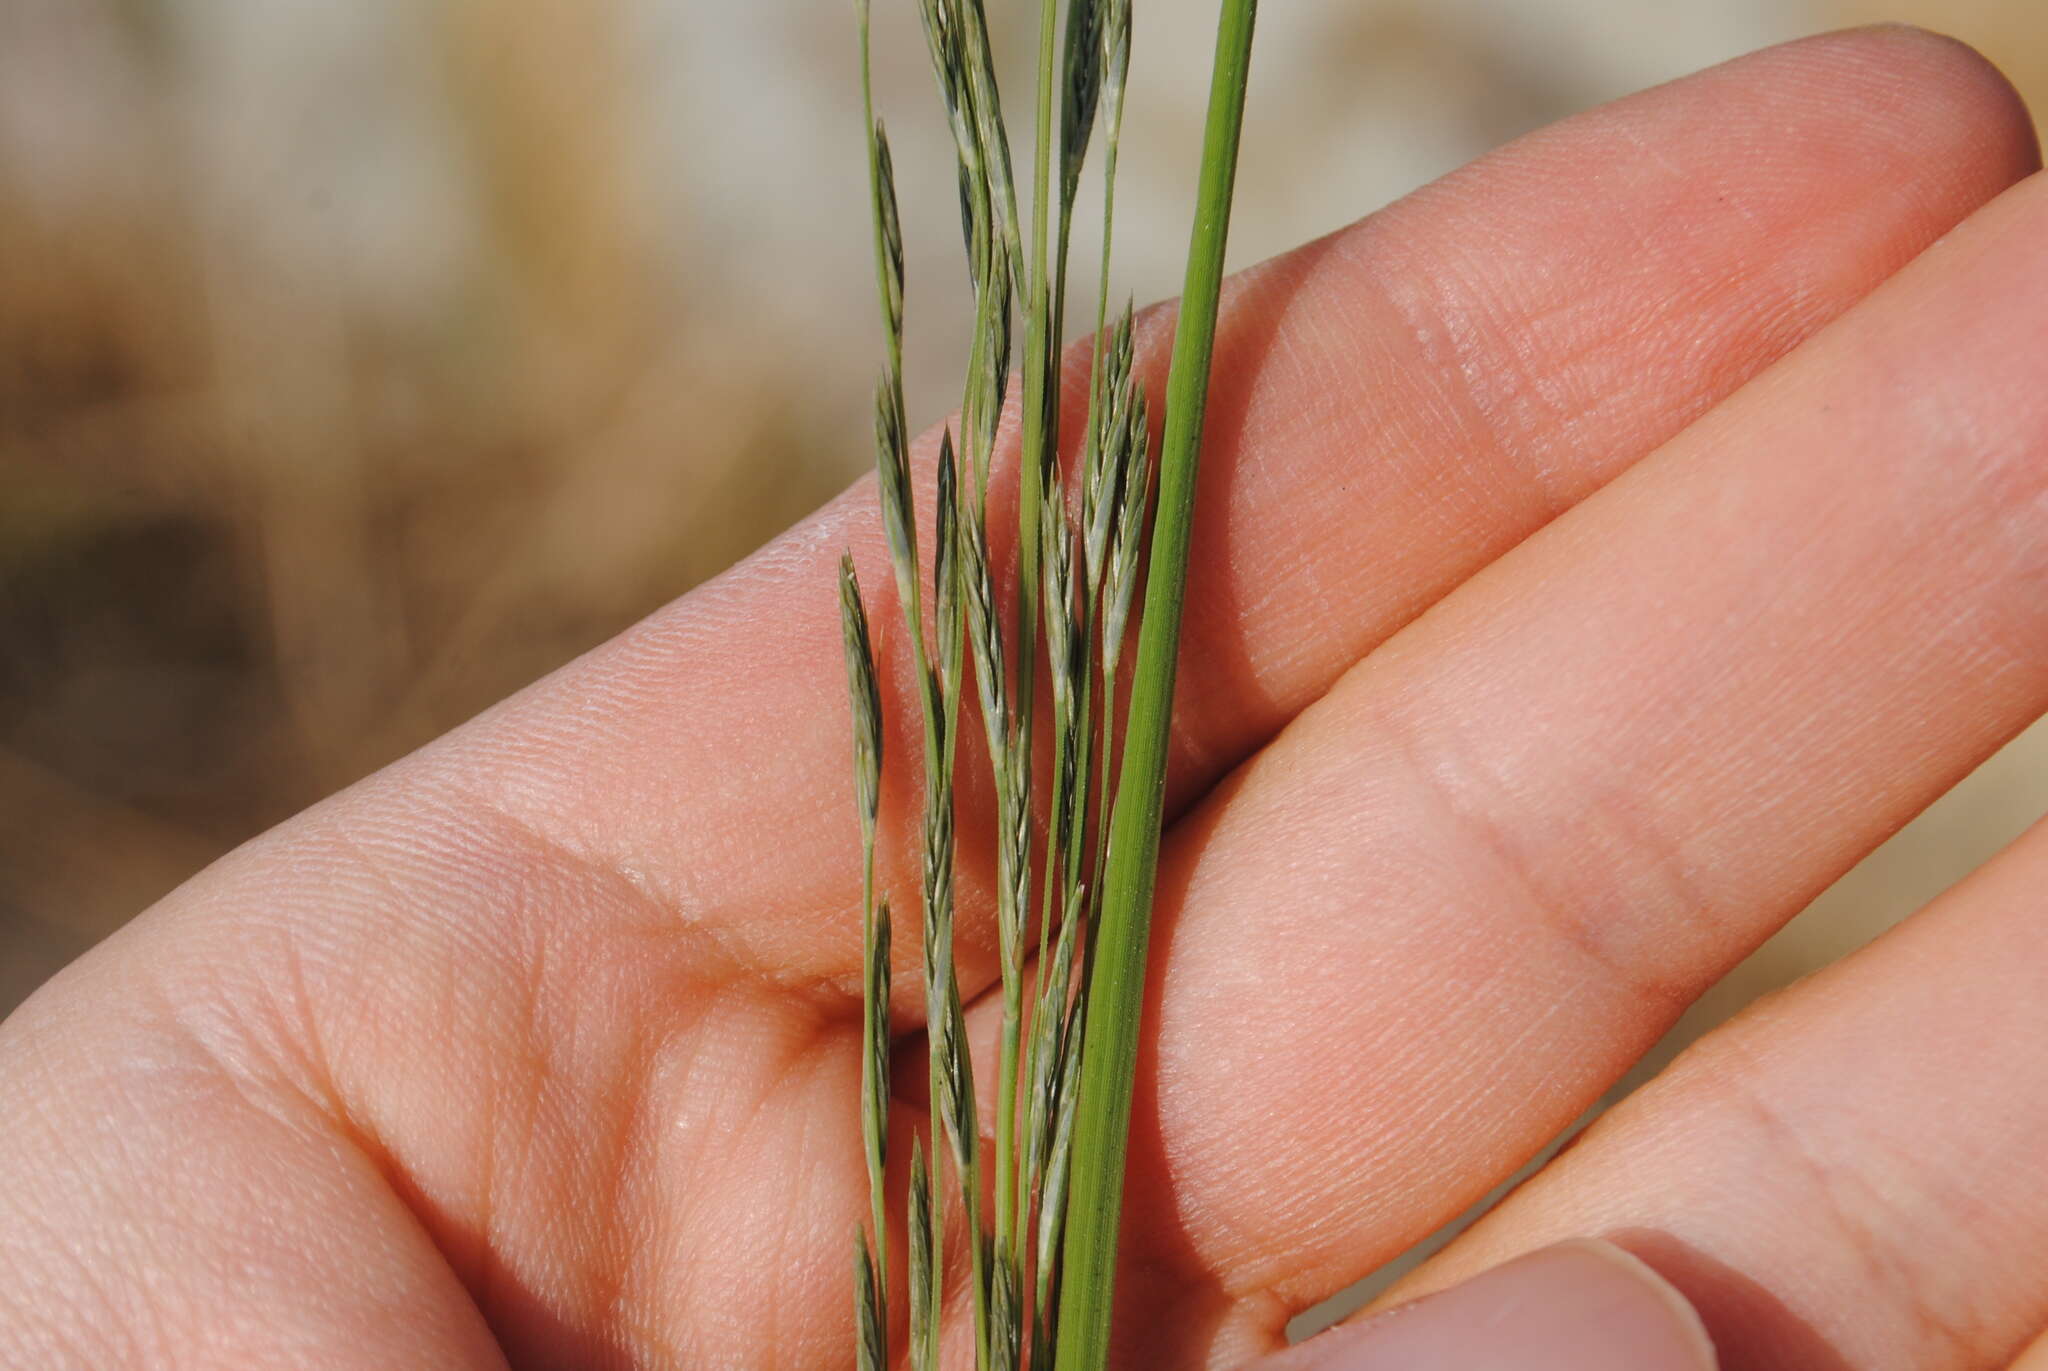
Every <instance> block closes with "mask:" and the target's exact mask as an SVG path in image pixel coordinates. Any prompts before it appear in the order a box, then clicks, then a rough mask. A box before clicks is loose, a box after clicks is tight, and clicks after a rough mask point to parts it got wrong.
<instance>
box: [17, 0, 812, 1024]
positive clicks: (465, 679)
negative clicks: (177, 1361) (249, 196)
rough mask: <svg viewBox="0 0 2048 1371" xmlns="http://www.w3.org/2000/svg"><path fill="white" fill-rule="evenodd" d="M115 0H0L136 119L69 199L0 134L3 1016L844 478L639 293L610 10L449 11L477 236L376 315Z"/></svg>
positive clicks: (731, 363)
mask: <svg viewBox="0 0 2048 1371" xmlns="http://www.w3.org/2000/svg"><path fill="white" fill-rule="evenodd" d="M80 4H81V6H82V7H83V8H87V9H90V8H92V7H91V6H90V5H86V4H85V0H80ZM34 8H35V7H34V6H31V7H30V9H31V11H33V10H34ZM101 18H102V20H103V22H102V23H100V24H98V25H94V26H90V27H88V26H84V25H75V26H72V27H73V28H75V29H76V30H77V31H76V32H72V31H69V30H67V28H66V25H67V23H68V22H69V21H67V20H64V19H62V18H53V17H50V16H48V15H45V16H43V17H42V21H41V22H42V25H43V26H42V27H41V28H40V29H38V27H37V25H38V17H37V15H36V14H34V13H32V12H31V13H26V14H24V13H19V12H18V13H17V14H16V15H15V18H14V20H12V21H9V20H4V19H0V42H4V41H6V40H7V39H8V38H10V37H12V38H14V39H17V40H20V41H31V40H33V41H35V42H37V43H39V44H40V45H41V51H42V55H43V57H44V58H45V59H46V60H56V59H61V58H64V57H71V58H73V59H75V60H77V61H79V62H80V63H81V64H83V65H87V66H95V65H97V64H98V63H101V62H103V61H105V60H108V53H107V52H106V51H103V50H101V49H104V48H111V49H112V59H113V60H117V61H119V62H122V63H124V64H127V65H129V66H130V67H132V68H133V70H131V71H129V72H127V73H125V75H124V77H123V78H122V79H121V80H119V81H117V82H115V83H114V84H115V85H116V86H118V87H119V88H120V90H121V91H122V92H125V93H126V95H127V97H128V98H129V99H130V100H131V101H132V108H131V109H129V110H128V115H129V117H130V120H131V123H130V125H129V126H128V127H125V128H124V129H123V130H122V133H123V134H124V135H128V136H132V137H134V138H135V139H137V140H144V141H146V142H148V143H149V144H150V145H151V146H149V147H148V148H146V149H136V148H130V149H127V150H126V151H125V154H123V153H121V152H117V153H116V155H115V156H113V157H112V158H111V164H110V165H111V169H110V171H109V173H108V176H107V183H106V184H97V185H89V186H87V187H85V188H84V190H83V191H82V192H81V193H78V194H75V195H72V196H71V197H70V198H64V197H61V196H59V197H52V196H51V195H49V194H47V193H46V192H47V187H45V186H42V185H38V184H32V183H24V180H23V179H22V174H21V169H20V168H18V167H14V166H10V165H8V164H7V163H5V162H0V245H4V246H0V1012H4V1011H5V1009H6V1008H8V1007H9V1006H11V1005H12V1004H13V1003H14V1002H15V1001H16V1000H18V999H19V998H20V997H21V996H23V995H25V994H26V993H27V992H28V991H29V990H31V989H33V988H34V987H35V986H36V985H37V984H38V983H40V981H41V980H43V979H44V978H45V977H46V976H47V975H48V974H49V973H51V972H52V971H54V970H55V969H56V968H57V967H59V966H61V965H62V964H63V963H64V962H65V961H67V960H68V959H69V958H70V957H72V956H74V955H75V954H76V953H77V952H78V951H79V950H81V949H82V948H84V947H85V946H87V945H89V944H90V943H91V942H92V941H94V940H96V939H97V938H99V937H100V936H102V935H104V934H105V933H107V932H109V931H111V930H112V929H113V928H115V927H116V926H118V925H119V924H120V923H121V922H122V921H123V920H124V919H125V918H127V917H128V916H130V915H132V914H133V913H135V912H136V911H137V910H138V909H140V908H142V907H143V906H144V905H146V904H147V903H148V902H149V901H150V900H152V899H153V898H154V897H155V896H157V895H159V894H161V893H162V892H163V891H164V890H166V889H168V888H169V887H170V886H171V885H172V884H175V883H176V881H178V880H179V879H181V878H182V877H183V876H185V875H187V874H189V873H190V872H191V871H193V870H195V869H197V868H198V867H199V866H201V865H203V864H204V863H205V862H206V861H207V860H209V859H210V858H211V857H212V856H214V855H216V854H217V853H219V852H220V851H222V850H223V849H224V848H225V847H227V846H230V845H232V844H233V843H235V842H237V841H239V840H240V839H242V838H243V837H245V836H247V835H248V834H250V833H252V832H254V831H257V830H259V829H261V828H262V827H264V826H266V825H268V824H270V823H272V822H275V821H276V820H279V819H281V818H283V817H285V816H287V815H289V814H290V813H292V812H293V811H295V810H297V809H299V808H301V807H303V806H305V805H307V804H309V803H311V802H312V801H314V800H316V799H318V798H320V797H321V796H322V795H324V794H326V793H328V792H330V791H331V790H333V789H335V788H337V787H338V786H340V785H343V784H346V783H347V782H349V781H350V780H352V779H355V778H356V777H359V776H361V775H363V774H364V773H366V772H367V771H369V770H371V769H374V768H375V767H377V766H378V765H381V764H382V763H384V762H386V761H388V760H390V759H392V758H393V757H395V756H397V755H400V754H402V753H403V752H404V751H406V750H408V749H410V748H411V747H414V746H416V745H417V744H419V743H421V742H423V741H425V740H426V739H428V738H430V737H432V736H434V735H435V734H436V733H438V732H440V731H442V730H444V729H446V728H447V727H449V726H451V725H452V724H454V723H456V722H459V721H460V720H461V719H463V718H465V717H467V716H468V715H470V714H472V713H474V712H475V711H477V710H478V709H480V708H482V707H483V706H485V705H487V704H489V703H490V702H492V701H493V700H495V699H497V698H499V697H500V696H502V695H504V694H505V693H507V692H509V691H510V690H512V689H515V688H517V687H518V686H519V685H521V684H523V683H525V682H527V681H529V680H531V679H533V678H534V677H535V676H537V675H539V674H541V673H543V672H545V671H546V670H548V669H550V668H551V667H553V666H555V665H558V664H559V663H561V662H562V661H564V660H566V659H567V658H568V657H570V656H572V655H574V654H575V653H576V652H577V651H579V650H581V649H582V648H584V647H587V646H589V645H590V644H592V643H594V642H597V641H599V640H601V639H602V638H604V637H605V636H607V635H608V634H610V633H612V632H614V631H616V630H617V629H618V628H620V627H622V626H624V625H625V624H627V623H629V622H631V621H632V620H633V619H635V618H637V617H638V616H639V615H641V614H643V613H645V612H646V611H647V610H648V609H650V608H652V607H653V606H655V605H657V604H659V603H661V602H662V601H663V600H665V599H667V598H669V597H670V596H672V595H674V594H676V593H678V592H680V591H681V590H683V589H686V588H687V587H688V586H690V585H691V584H693V583H694V582H696V581H698V580H700V579H702V578H703V577H705V576H707V575H709V574H711V573H713V572H715V571H717V570H718V569H720V568H721V567H723V566H725V565H727V564H729V563H730V562H731V561H733V560H735V559H737V558H738V557H739V556H741V555H743V554H744V553H746V552H747V551H749V550H750V549H751V548H752V547H753V546H754V545H755V544H757V543H758V542H759V541H761V540H762V539H763V538H764V537H766V536H767V535H768V534H769V533H770V532H772V531H773V530H774V529H775V528H777V527H779V526H781V525H783V524H786V523H787V522H789V521H790V520H791V519H793V518H795V517H797V516H799V515H800V514H801V513H802V512H803V511H804V510H806V509H807V508H809V507H811V506H812V505H814V504H816V503H817V502H818V501H819V500H821V499H822V498H824V497H825V496H826V495H827V494H829V493H830V491H831V490H832V489H833V488H834V487H835V486H836V485H837V483H838V481H839V479H840V477H841V475H842V470H841V467H840V466H839V465H838V464H835V463H833V462H830V461H826V460H822V459H820V458H819V457H818V456H817V454H818V453H819V452H821V451H831V450H833V449H832V445H829V444H826V443H823V442H821V441H820V435H819V434H818V433H817V432H815V431H811V430H809V429H807V427H806V426H807V425H815V424H817V423H818V422H820V419H819V416H818V415H817V414H815V413H812V412H806V411H805V410H804V409H803V407H802V406H795V407H792V406H791V405H790V404H789V403H787V400H788V392H789V388H790V380H789V378H788V377H786V376H783V375H780V374H778V369H777V367H776V364H775V363H776V359H775V358H774V357H773V356H772V355H769V353H768V351H767V349H766V348H765V346H764V345H763V343H762V342H761V341H760V340H759V339H758V338H754V337H750V336H749V334H748V332H747V331H746V330H745V329H744V328H727V327H724V326H723V325H724V323H725V321H723V320H715V319H714V320H693V319H691V318H690V317H688V315H687V314H685V313H682V312H680V311H675V310H674V309H673V308H672V304H673V300H674V298H675V297H674V294H673V293H669V294H666V295H665V294H664V293H663V292H662V291H660V290H658V289H653V288H650V286H649V282H650V281H652V280H654V279H656V278H658V277H659V276H660V275H661V273H660V271H659V270H658V269H657V267H656V264H655V263H653V262H652V261H651V260H650V258H651V252H652V239H653V236H654V233H655V228H654V226H653V225H652V224H651V223H650V222H649V217H648V215H647V214H646V213H645V212H644V210H643V202H642V198H641V196H640V195H639V193H638V188H637V182H636V177H637V176H638V175H639V174H640V172H639V169H638V168H637V167H636V164H635V154H636V151H637V147H638V144H637V141H636V134H637V132H638V130H637V129H636V128H635V127H634V125H633V122H632V121H631V120H630V119H629V118H628V117H627V114H626V111H625V110H624V109H623V108H622V101H621V100H620V99H619V98H617V96H616V94H615V92H616V91H617V90H618V88H619V85H620V83H619V81H618V79H617V75H618V74H617V71H616V66H617V62H618V60H619V58H618V56H617V54H618V53H619V52H620V51H621V47H620V44H619V42H618V36H617V35H616V34H613V33H610V32H607V31H606V24H607V22H608V14H607V10H606V7H604V6H602V5H597V4H591V3H587V0H519V2H517V3H512V2H507V0H450V3H448V4H446V5H443V6H441V7H439V10H438V22H437V24H436V25H435V26H434V27H433V28H432V29H431V30H430V35H431V37H432V38H434V39H435V40H436V41H438V42H439V43H441V44H442V45H443V50H442V51H441V52H440V53H439V54H438V57H439V59H440V60H441V62H442V63H443V69H444V71H445V79H444V81H443V83H442V89H443V90H444V91H445V93H446V112H447V116H448V119H449V122H450V123H451V124H452V126H453V127H454V129H455V131H456V134H457V137H458V139H459V141H460V143H461V146H462V147H463V149H464V154H465V159H466V170H467V171H468V172H469V174H470V175H471V176H472V177H473V180H474V183H475V185H476V186H477V188H478V190H477V194H478V197H479V198H480V199H481V201H482V202H483V203H484V205H485V206H486V210H487V212H486V213H484V214H482V215H480V216H479V220H480V222H481V223H482V224H483V225H484V226H485V227H486V229H487V234H486V235H485V236H483V238H482V240H481V241H479V242H477V243H476V244H475V259H476V260H475V261H473V262H470V263H467V264H465V267H466V273H465V274H466V278H467V279H465V280H463V281H462V282H461V283H459V286H458V287H457V288H456V289H455V290H453V291H452V292H451V294H452V295H453V296H454V298H455V306H454V308H452V309H449V310H448V311H446V313H445V314H444V315H443V316H442V317H439V318H429V319H427V320H425V321H424V326H422V324H421V321H420V320H418V319H404V320H401V321H400V322H401V326H400V327H394V326H393V324H392V321H391V319H390V318H389V317H388V312H386V313H381V314H380V312H379V311H377V310H376V309H373V308H367V307H365V306H364V305H363V304H362V302H360V301H358V300H356V299H354V298H352V297H351V296H350V294H349V293H348V289H347V283H346V282H345V281H337V280H334V279H325V278H323V277H321V276H320V275H318V274H317V273H310V272H308V271H306V270H305V268H304V265H303V263H290V262H286V263H282V264H280V263H276V262H273V261H269V260H266V259H265V258H264V256H263V254H262V253H260V252H250V251H245V246H244V245H243V244H241V243H238V242H237V241H236V240H235V236H234V233H233V231H232V229H231V228H223V227H222V225H221V222H220V207H219V206H218V205H215V204H209V203H207V196H208V194H209V187H208V186H207V184H206V179H205V177H204V175H203V174H200V173H197V172H195V171H194V167H195V165H197V164H198V163H200V162H202V161H203V154H202V153H201V152H198V151H195V149H194V148H193V147H191V146H189V145H188V144H186V143H183V142H181V140H180V138H179V135H178V130H179V129H180V128H181V127H183V126H185V125H187V124H188V123H189V122H190V121H189V119H188V116H187V112H186V111H185V110H183V109H181V108H180V105H181V102H184V101H188V100H192V99H196V98H203V93H202V92H194V91H192V90H190V89H188V88H185V87H184V86H182V85H181V80H188V79H190V74H189V73H185V74H182V75H181V73H179V72H178V71H177V70H176V65H177V59H176V54H174V53H172V52H169V51H167V50H166V48H165V46H164V45H163V44H162V43H161V42H160V41H156V38H155V35H153V34H152V33H151V32H149V31H148V29H147V28H146V27H137V26H134V25H128V26H123V25H122V24H121V22H120V20H119V16H118V14H117V13H116V12H115V11H114V10H111V9H109V10H108V11H106V13H105V14H104V15H103V16H101ZM10 27H12V28H14V30H15V31H14V32H13V33H12V34H10V33H9V32H8V30H9V29H10ZM88 45H95V46H94V50H92V51H87V50H86V48H87V46H88ZM370 75H371V76H372V77H374V75H375V74H374V73H372V74H370ZM366 85H367V86H368V87H369V88H366V90H365V92H364V96H365V98H366V99H374V98H375V97H376V92H375V90H374V82H373V81H372V82H369V83H366ZM10 173H13V174H10ZM667 246H668V247H669V248H670V250H673V245H667ZM693 325H696V326H694V327H693ZM408 329H409V330H410V331H408Z"/></svg>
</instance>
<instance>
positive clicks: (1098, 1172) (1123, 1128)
mask: <svg viewBox="0 0 2048 1371" xmlns="http://www.w3.org/2000/svg"><path fill="white" fill-rule="evenodd" d="M1257 11H1258V4H1257V0H1224V4H1223V11H1222V15H1221V18H1220V21H1219V23H1218V27H1217V39H1216V66H1215V72H1214V75H1213V77H1212V80H1211V86H1210V96H1209V120H1208V129H1207V133H1206V135H1205V138H1204V143H1203V150H1202V177H1201V189H1200V192H1199V195H1198V199H1197V204H1196V210H1195V225H1194V233H1193V235H1192V241H1191V243H1190V245H1189V250H1188V270H1187V288H1186V290H1185V291H1184V293H1183V295H1182V298H1181V314H1180V325H1179V329H1178V332H1177V333H1176V335H1175V338H1174V354H1173V370H1172V374H1171V378H1170V380H1169V381H1168V383H1167V415H1166V433H1165V439H1164V443H1163V447H1162V451H1161V456H1160V489H1159V512H1158V515H1157V522H1156V524H1155V525H1154V529H1153V542H1152V556H1151V564H1150V570H1149V573H1148V580H1147V585H1146V591H1145V612H1144V619H1143V622H1142V624H1141V625H1140V627H1139V630H1138V661H1137V674H1136V679H1135V681H1134V683H1133V686H1132V690H1131V702H1130V714H1129V718H1128V721H1127V724H1126V732H1125V740H1124V762H1123V774H1122V778H1121V781H1120V783H1119V788H1118V794H1117V803H1116V812H1115V815H1114V817H1113V819H1112V820H1111V825H1110V838H1109V842H1110V852H1109V869H1108V872H1107V888H1106V890H1105V892H1104V898H1103V907H1102V923H1101V926H1100V929H1099V932H1098V936H1097V948H1096V959H1095V965H1094V968H1093V972H1092V983H1091V985H1090V987H1089V1007H1088V1022H1087V1030H1086V1033H1085V1035H1084V1038H1083V1046H1082V1062H1081V1092H1082V1093H1081V1113H1080V1116H1079V1118H1078V1119H1077V1121H1076V1125H1075V1127H1076V1132H1075V1137H1074V1156H1073V1162H1072V1166H1073V1171H1072V1185H1073V1192H1072V1196H1071V1200H1070V1206H1071V1207H1070V1212H1069V1218H1068V1224H1067V1237H1066V1245H1065V1250H1064V1255H1063V1257H1062V1269H1061V1272H1060V1281H1061V1293H1060V1312H1059V1341H1058V1344H1057V1353H1056V1358H1055V1362H1054V1365H1055V1367H1056V1368H1057V1371H1100V1369H1101V1368H1102V1367H1103V1366H1104V1365H1106V1363H1107V1359H1108V1354H1109V1334H1110V1317H1111V1312H1112V1308H1113V1305H1114V1298H1115V1291H1116V1250H1117V1238H1118V1234H1119V1230H1120V1226H1121V1218H1122V1215H1121V1209H1122V1205H1123V1185H1124V1155H1125V1151H1126V1149H1127V1146H1128V1141H1129V1133H1130V1118H1131V1092H1132V1085H1133V1081H1134V1078H1135V1076H1136V1070H1137V1058H1138V1027H1139V1018H1140V1015H1141V1013H1142V1011H1143V1007H1144V995H1145V954H1146V950H1147V945H1148V943H1149V941H1150V936H1151V919H1152V895H1153V889H1154V885H1155V883H1156V881H1157V878H1158V865H1159V831H1160V822H1161V815H1162V812H1163V810H1164V808H1165V799H1166V759H1167V743H1168V739H1169V734H1170V729H1169V724H1170V722H1171V717H1172V708H1173V689H1174V682H1175V677H1176V669H1177V664H1178V663H1177V659H1178V656H1179V651H1180V625H1181V611H1182V608H1183V603H1184V601H1185V598H1186V593H1187V563H1188V544H1189V539H1190V535H1191V532H1192V524H1193V515H1194V501H1195V476H1196V472H1197V468H1198V466H1199V462H1200V457H1201V445H1202V429H1203V424H1204V421H1205V419H1206V418H1207V409H1208V391H1209V372H1210V364H1211V361H1212V359H1213V357H1214V354H1215V345H1216V315H1217V310H1218V306H1219V303H1220V300H1221V296H1222V288H1223V259H1224V249H1225V245H1226V242H1227V240H1228V236H1229V228H1230V205H1231V198H1232V195H1233V193H1234V191H1235V189H1236V176H1237V153H1238V143H1239V139H1240V137H1241V135H1242V132H1243V127H1244V105H1245V92H1246V85H1247V81H1248V79H1249V76H1250V67H1251V47H1252V30H1253V26H1254V22H1255V20H1256V17H1257Z"/></svg>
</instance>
